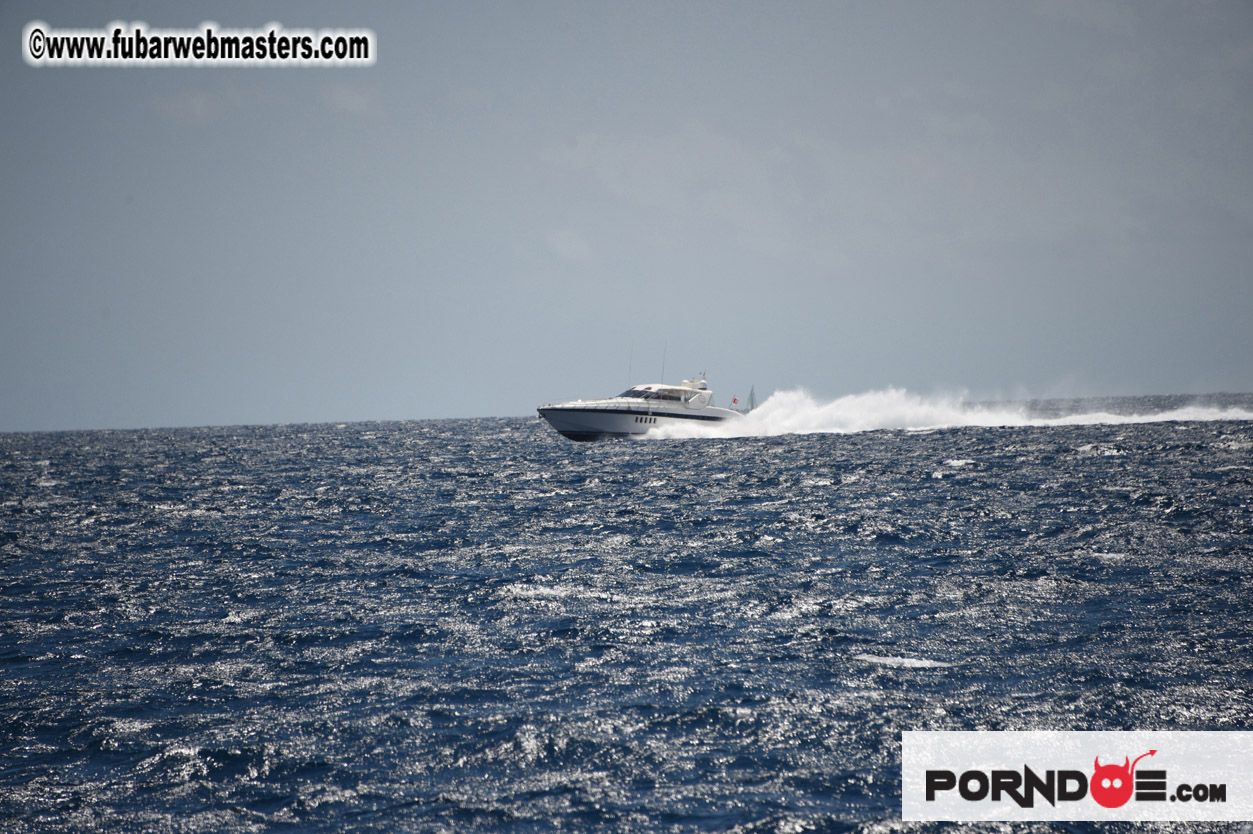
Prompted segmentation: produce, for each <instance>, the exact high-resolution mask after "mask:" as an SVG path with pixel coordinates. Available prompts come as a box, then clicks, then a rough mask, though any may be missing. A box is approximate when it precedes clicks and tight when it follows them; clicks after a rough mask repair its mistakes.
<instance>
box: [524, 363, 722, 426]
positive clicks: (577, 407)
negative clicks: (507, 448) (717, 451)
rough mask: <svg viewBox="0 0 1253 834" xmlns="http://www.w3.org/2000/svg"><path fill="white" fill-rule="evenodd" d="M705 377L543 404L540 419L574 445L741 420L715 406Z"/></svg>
mask: <svg viewBox="0 0 1253 834" xmlns="http://www.w3.org/2000/svg"><path fill="white" fill-rule="evenodd" d="M713 403H714V392H713V391H711V390H709V383H708V382H706V381H705V375H704V374H701V376H700V379H685V380H683V382H682V383H681V384H679V385H670V384H666V383H660V382H652V383H647V384H645V385H633V386H632V387H630V388H628V389H627V390H625V391H623V392H622V393H621V394H619V395H618V396H616V397H606V398H604V399H600V400H573V401H571V402H567V403H556V404H550V405H541V406H540V407H539V408H538V409H536V410H537V411H538V412H539V416H541V417H543V418H544V419H545V420H547V421H548V422H549V424H550V425H551V426H552V427H553V428H554V429H556V430H557V431H559V432H561V434H563V435H565V436H566V437H568V438H570V439H571V440H600V439H602V438H605V437H629V436H630V435H640V434H644V433H646V432H648V431H649V430H650V429H655V428H658V427H660V426H666V425H671V426H673V425H692V421H696V424H698V425H705V424H712V423H720V422H722V421H724V420H738V419H739V418H740V417H741V416H743V412H740V411H735V410H733V409H730V408H719V407H717V406H715V405H714V404H713Z"/></svg>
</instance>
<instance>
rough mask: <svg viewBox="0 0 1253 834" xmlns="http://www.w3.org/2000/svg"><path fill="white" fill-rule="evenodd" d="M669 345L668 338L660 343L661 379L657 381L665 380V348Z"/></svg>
mask: <svg viewBox="0 0 1253 834" xmlns="http://www.w3.org/2000/svg"><path fill="white" fill-rule="evenodd" d="M668 347H670V340H669V339H666V341H665V342H663V343H662V345H661V379H659V380H658V382H665V381H666V348H668Z"/></svg>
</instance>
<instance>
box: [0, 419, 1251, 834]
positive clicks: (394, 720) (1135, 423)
mask: <svg viewBox="0 0 1253 834" xmlns="http://www.w3.org/2000/svg"><path fill="white" fill-rule="evenodd" d="M862 405H863V406H864V407H866V408H871V409H873V408H874V407H875V404H874V403H873V402H867V403H862ZM1180 407H1181V403H1180V402H1179V401H1177V400H1158V399H1139V400H1117V401H1106V402H1102V403H1092V402H1086V401H1081V402H1075V403H1034V404H1027V405H1024V406H1022V407H1021V408H1022V409H1023V410H1021V411H1020V412H1019V413H1022V414H1027V415H1028V418H1029V419H1026V420H1024V423H1025V424H1023V425H982V423H986V422H995V420H987V419H983V418H980V419H974V420H972V421H971V422H972V423H975V424H972V425H951V424H950V425H947V426H929V425H927V418H926V417H925V416H924V417H921V418H920V419H919V420H917V421H913V422H918V423H919V425H907V424H908V423H910V422H911V420H909V419H904V420H901V419H898V418H897V417H895V416H894V417H893V418H892V419H890V420H888V421H887V422H888V423H900V424H901V425H898V426H896V427H890V428H878V429H873V428H872V429H869V430H860V431H846V432H832V431H818V432H808V433H800V434H795V433H793V434H789V433H773V434H771V433H763V434H766V436H753V437H723V438H689V439H646V440H621V441H610V442H604V443H597V444H575V443H572V442H570V441H567V440H565V439H564V438H562V437H560V436H559V435H557V434H556V433H555V432H554V431H552V430H551V429H550V428H549V427H548V426H547V425H546V424H544V423H542V422H540V421H538V420H537V419H535V418H531V417H526V418H514V419H479V420H447V421H425V422H396V423H355V424H347V425H330V424H327V425H284V426H264V427H232V428H189V429H170V430H142V431H95V432H69V433H39V434H4V435H0V831H5V832H80V831H109V832H113V831H133V832H269V831H309V832H366V831H370V832H374V831H377V832H410V831H411V832H496V831H501V832H548V831H611V832H688V831H694V832H695V831H735V832H808V831H820V832H824V831H895V830H901V829H902V828H904V829H908V830H927V831H930V830H941V829H942V828H943V827H944V826H942V825H940V824H931V825H919V824H902V823H901V822H900V816H901V796H900V749H901V748H900V745H901V732H902V730H909V729H1075V730H1080V729H1082V730H1096V729H1126V730H1132V729H1187V730H1237V729H1238V730H1249V729H1253V398H1251V397H1247V396H1242V397H1229V398H1228V401H1224V402H1221V403H1212V402H1211V403H1209V404H1203V405H1201V406H1196V407H1188V408H1184V409H1183V410H1180ZM976 411H978V410H977V409H972V413H975V412H976ZM979 413H983V412H979ZM1181 415H1182V416H1183V417H1186V418H1187V419H1181ZM1159 418H1160V419H1159ZM959 422H960V421H959ZM1010 828H1011V827H1010V826H997V825H993V826H984V829H985V830H1009V829H1010ZM1093 828H1095V826H1093V825H1091V824H1074V825H1063V826H1058V825H1053V826H1047V825H1041V826H1039V829H1040V830H1069V831H1079V830H1083V831H1086V830H1092V829H1093ZM1215 828H1217V829H1221V830H1232V829H1231V827H1230V826H1229V827H1227V828H1226V829H1222V827H1221V826H1215Z"/></svg>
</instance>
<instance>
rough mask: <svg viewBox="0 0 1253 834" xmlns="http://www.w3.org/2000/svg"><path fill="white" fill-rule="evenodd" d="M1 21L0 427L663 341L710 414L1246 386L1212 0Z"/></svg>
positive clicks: (140, 15)
mask: <svg viewBox="0 0 1253 834" xmlns="http://www.w3.org/2000/svg"><path fill="white" fill-rule="evenodd" d="M198 5H199V6H200V7H199V8H197V6H198ZM189 9H190V11H189ZM32 20H44V21H46V22H47V23H48V24H49V25H50V26H52V27H54V28H103V27H104V26H105V25H106V24H108V23H110V22H112V21H116V20H121V21H128V22H129V21H143V22H145V23H147V24H149V26H151V27H161V28H180V27H192V26H198V25H199V24H200V23H201V22H203V21H214V22H216V23H218V24H220V25H221V26H223V27H227V28H238V27H260V26H262V25H264V24H267V23H270V22H272V21H278V22H281V23H282V24H284V25H285V26H287V27H289V28H312V29H320V28H323V27H333V28H358V27H364V28H370V29H373V30H374V31H375V33H376V34H377V38H378V61H377V64H376V65H375V66H373V67H369V68H351V69H350V68H336V69H328V68H317V69H296V68H286V69H280V68H268V69H224V68H218V69H195V68H165V69H148V68H133V69H122V68H32V67H28V66H27V65H26V64H25V63H24V62H23V59H22V55H21V52H20V48H19V47H20V35H21V32H22V28H23V27H24V26H25V25H26V24H27V23H28V22H30V21H32ZM0 32H4V33H7V35H6V37H7V42H8V48H7V49H6V50H5V53H4V56H3V60H4V62H5V67H4V70H3V71H2V72H0V103H2V106H3V113H4V118H3V119H2V120H0V147H3V149H4V152H3V160H4V162H3V165H2V166H0V194H2V195H3V196H0V212H2V215H0V391H2V392H3V394H0V430H29V429H40V430H42V429H65V428H110V427H117V428H122V427H141V426H174V425H211V424H237V423H276V422H304V421H337V420H364V419H406V418H428V417H451V416H466V417H469V416H491V415H523V414H533V413H534V411H533V408H534V407H535V406H536V405H538V404H540V403H543V402H546V401H549V400H559V399H567V398H573V397H578V396H600V395H606V394H612V393H616V392H617V391H619V390H621V389H622V388H624V387H625V386H626V384H627V382H628V381H631V382H645V381H655V380H656V378H657V377H659V376H660V374H661V369H662V362H663V354H664V361H665V376H666V379H667V380H668V381H674V380H677V379H678V378H680V377H682V376H688V375H691V374H692V373H696V372H699V371H701V370H707V371H708V373H709V378H710V381H711V383H712V385H713V387H714V388H715V389H716V390H717V391H718V393H719V395H720V396H719V399H720V401H721V402H723V403H726V402H727V401H728V400H729V398H730V395H731V394H732V393H740V394H741V395H743V394H744V393H746V391H747V389H748V387H749V385H750V384H755V385H756V387H757V391H758V393H759V396H762V395H765V394H768V393H769V392H771V391H774V390H779V389H789V388H796V387H801V386H803V387H804V388H806V389H807V390H809V391H810V392H812V393H813V394H814V395H815V396H817V397H819V398H833V397H837V396H840V395H844V394H849V393H856V392H863V391H868V390H875V389H881V388H885V387H887V386H898V387H904V388H907V389H909V390H910V391H916V392H921V393H923V394H927V393H941V392H945V393H947V392H955V391H957V392H960V391H967V392H969V394H970V395H971V396H972V397H980V398H982V397H998V396H1000V397H1015V396H1024V395H1030V396H1048V395H1060V394H1065V395H1083V394H1150V393H1201V392H1210V391H1253V4H1250V3H1248V2H1245V0H1232V1H1231V2H1189V3H1179V2H1169V3H1156V2H1130V3H1104V2H1099V0H1081V1H1079V2H1041V3H1030V2H1002V0H993V1H992V2H940V3H934V2H892V1H891V0H889V2H874V3H868V2H852V0H849V2H838V1H837V0H826V1H825V2H813V3H793V2H752V3H732V2H688V1H687V0H677V2H676V1H675V0H666V1H665V2H641V0H630V2H613V3H610V2H600V1H599V0H592V2H588V0H577V2H570V3H559V2H504V1H503V0H498V2H486V3H484V2H478V3H476V2H443V3H418V4H410V3H395V4H382V3H373V4H365V5H356V4H346V3H345V4H334V5H318V4H310V3H291V4H284V3H241V4H230V3H219V2H215V3H211V4H197V3H194V2H193V3H185V4H179V5H178V6H177V7H176V6H171V5H168V4H165V3H144V2H128V3H97V4H90V5H88V4H83V5H76V4H72V3H65V4H60V3H58V4H53V5H48V4H36V3H26V2H10V3H6V4H4V5H3V6H2V7H0Z"/></svg>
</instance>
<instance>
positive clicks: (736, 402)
mask: <svg viewBox="0 0 1253 834" xmlns="http://www.w3.org/2000/svg"><path fill="white" fill-rule="evenodd" d="M739 403H740V398H739V397H732V398H731V405H739Z"/></svg>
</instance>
